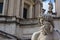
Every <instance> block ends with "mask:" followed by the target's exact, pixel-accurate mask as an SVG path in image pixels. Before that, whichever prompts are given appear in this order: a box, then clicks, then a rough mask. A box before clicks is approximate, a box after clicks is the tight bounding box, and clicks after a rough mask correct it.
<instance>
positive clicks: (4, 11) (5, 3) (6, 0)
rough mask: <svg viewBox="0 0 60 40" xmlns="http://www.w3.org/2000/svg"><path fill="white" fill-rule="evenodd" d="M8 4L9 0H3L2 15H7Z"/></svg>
mask: <svg viewBox="0 0 60 40" xmlns="http://www.w3.org/2000/svg"><path fill="white" fill-rule="evenodd" d="M8 4H9V0H4V2H3V11H2V14H3V15H7V11H8Z"/></svg>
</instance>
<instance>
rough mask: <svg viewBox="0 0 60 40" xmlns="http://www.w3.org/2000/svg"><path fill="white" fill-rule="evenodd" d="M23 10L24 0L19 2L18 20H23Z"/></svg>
mask: <svg viewBox="0 0 60 40" xmlns="http://www.w3.org/2000/svg"><path fill="white" fill-rule="evenodd" d="M23 8H24V0H21V4H20V18H23Z"/></svg>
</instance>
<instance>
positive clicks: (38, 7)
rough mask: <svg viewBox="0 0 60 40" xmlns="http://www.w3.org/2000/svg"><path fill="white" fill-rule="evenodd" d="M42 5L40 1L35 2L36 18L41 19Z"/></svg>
mask: <svg viewBox="0 0 60 40" xmlns="http://www.w3.org/2000/svg"><path fill="white" fill-rule="evenodd" d="M41 9H42V8H41V3H40V1H39V0H37V1H36V2H35V17H40V14H41Z"/></svg>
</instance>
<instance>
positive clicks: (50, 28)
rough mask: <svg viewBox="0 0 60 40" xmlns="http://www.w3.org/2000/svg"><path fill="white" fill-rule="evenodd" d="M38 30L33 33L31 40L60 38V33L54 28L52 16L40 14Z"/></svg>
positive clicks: (58, 39) (57, 39) (55, 39)
mask: <svg viewBox="0 0 60 40" xmlns="http://www.w3.org/2000/svg"><path fill="white" fill-rule="evenodd" d="M42 19H43V21H42V20H40V21H41V23H42V25H41V27H40V31H38V32H35V33H33V35H32V38H31V40H60V34H59V33H58V32H56V31H55V30H54V25H53V18H52V17H51V16H50V15H49V16H48V15H44V16H42Z"/></svg>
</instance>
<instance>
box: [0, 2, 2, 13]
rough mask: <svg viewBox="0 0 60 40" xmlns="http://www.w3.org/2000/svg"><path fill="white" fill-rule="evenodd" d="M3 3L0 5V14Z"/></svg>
mask: <svg viewBox="0 0 60 40" xmlns="http://www.w3.org/2000/svg"><path fill="white" fill-rule="evenodd" d="M2 9H3V3H0V13H2Z"/></svg>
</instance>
